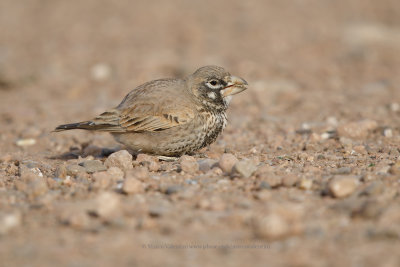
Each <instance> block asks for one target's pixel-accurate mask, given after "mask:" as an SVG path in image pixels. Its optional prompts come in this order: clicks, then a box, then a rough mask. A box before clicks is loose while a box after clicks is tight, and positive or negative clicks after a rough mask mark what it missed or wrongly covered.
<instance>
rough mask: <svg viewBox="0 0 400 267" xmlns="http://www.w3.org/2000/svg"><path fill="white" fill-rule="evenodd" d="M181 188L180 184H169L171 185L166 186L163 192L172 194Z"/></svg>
mask: <svg viewBox="0 0 400 267" xmlns="http://www.w3.org/2000/svg"><path fill="white" fill-rule="evenodd" d="M181 190H182V186H180V185H171V186H168V187H167V189H166V190H165V194H167V195H172V194H176V193H178V192H179V191H181Z"/></svg>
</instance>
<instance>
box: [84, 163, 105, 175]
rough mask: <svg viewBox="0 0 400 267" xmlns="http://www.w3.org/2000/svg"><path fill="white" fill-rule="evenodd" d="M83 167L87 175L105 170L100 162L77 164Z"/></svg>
mask: <svg viewBox="0 0 400 267" xmlns="http://www.w3.org/2000/svg"><path fill="white" fill-rule="evenodd" d="M79 165H80V166H82V167H84V168H85V170H86V172H87V173H94V172H101V171H105V170H107V167H106V166H104V164H103V163H102V162H101V161H100V160H85V161H84V162H82V163H80V164H79Z"/></svg>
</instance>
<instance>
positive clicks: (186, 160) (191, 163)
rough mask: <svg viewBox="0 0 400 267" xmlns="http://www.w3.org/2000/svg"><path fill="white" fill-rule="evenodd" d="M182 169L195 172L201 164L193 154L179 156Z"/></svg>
mask: <svg viewBox="0 0 400 267" xmlns="http://www.w3.org/2000/svg"><path fill="white" fill-rule="evenodd" d="M179 162H180V165H181V169H182V171H184V172H186V173H195V172H197V171H198V170H199V164H198V163H197V161H196V159H195V158H194V157H192V156H188V155H183V156H182V157H180V158H179Z"/></svg>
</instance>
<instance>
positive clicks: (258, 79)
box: [0, 0, 400, 266]
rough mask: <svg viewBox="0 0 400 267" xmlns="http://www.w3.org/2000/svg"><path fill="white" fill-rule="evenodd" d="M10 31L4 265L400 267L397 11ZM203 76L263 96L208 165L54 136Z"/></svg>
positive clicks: (184, 4) (112, 21)
mask: <svg viewBox="0 0 400 267" xmlns="http://www.w3.org/2000/svg"><path fill="white" fill-rule="evenodd" d="M0 26H1V27H0V123H1V127H0V151H1V154H0V248H1V249H0V262H1V263H0V265H1V266H55V265H59V266H110V265H114V266H135V265H141V266H159V265H161V264H163V265H167V266H212V265H217V264H218V265H223V266H243V265H247V266H258V265H260V266H274V265H275V266H400V254H399V251H400V205H399V204H400V187H399V181H400V179H399V178H400V159H399V154H400V150H399V148H400V88H399V84H400V75H399V70H400V2H399V1H398V0H382V1H373V0H346V1H344V0H343V1H326V0H325V1H321V0H304V1H281V0H269V1H261V0H260V1H240V0H237V1H211V0H205V1H184V0H174V1H143V0H139V1H127V0H119V1H105V0H104V1H99V0H96V1H95V0H85V1H79V3H78V2H77V1H59V0H52V1H46V0H27V1H13V0H2V1H0ZM206 64H217V65H221V66H224V67H225V68H227V69H228V70H229V71H230V72H231V73H233V74H235V75H238V76H241V77H243V78H245V79H246V80H247V81H248V83H249V85H250V88H249V90H247V91H246V92H244V93H242V94H240V95H238V96H237V97H235V99H234V100H233V102H232V104H231V107H230V109H229V124H228V127H227V129H226V130H225V132H224V133H223V135H222V136H221V137H220V138H219V139H218V141H217V142H216V143H215V144H213V145H212V146H211V147H209V148H208V149H207V150H205V151H203V152H204V153H205V155H206V158H203V157H201V156H196V157H182V158H181V159H179V160H178V161H176V162H162V161H158V160H157V159H156V158H154V157H149V156H146V155H139V156H138V158H136V157H133V158H131V156H130V154H128V153H126V152H125V151H124V147H121V146H120V145H118V144H117V143H116V142H115V141H114V140H113V139H112V138H111V136H109V135H108V134H97V133H96V134H95V133H90V132H84V131H70V132H64V133H51V131H52V130H53V129H54V127H55V126H57V125H58V124H62V123H68V122H74V121H80V120H85V119H88V118H91V117H93V116H95V115H97V114H99V113H100V112H102V111H104V110H105V109H107V108H111V107H113V106H115V105H116V104H118V103H119V102H120V101H121V99H122V97H123V96H124V95H125V94H126V93H128V92H129V91H130V90H131V89H132V88H134V87H136V86H137V85H139V84H141V83H143V82H145V81H148V80H152V79H156V78H161V77H182V76H185V75H187V74H189V73H192V72H193V71H194V70H195V69H197V68H198V67H200V66H203V65H206ZM114 151H119V152H117V153H116V154H111V155H110V153H112V152H114Z"/></svg>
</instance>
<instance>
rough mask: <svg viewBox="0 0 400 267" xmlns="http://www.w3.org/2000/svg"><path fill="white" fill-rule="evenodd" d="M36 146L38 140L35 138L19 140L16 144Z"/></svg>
mask: <svg viewBox="0 0 400 267" xmlns="http://www.w3.org/2000/svg"><path fill="white" fill-rule="evenodd" d="M34 144H36V139H33V138H27V139H19V140H17V142H16V145H17V146H33V145H34Z"/></svg>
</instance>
